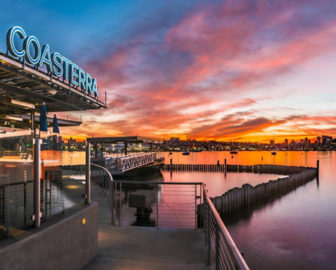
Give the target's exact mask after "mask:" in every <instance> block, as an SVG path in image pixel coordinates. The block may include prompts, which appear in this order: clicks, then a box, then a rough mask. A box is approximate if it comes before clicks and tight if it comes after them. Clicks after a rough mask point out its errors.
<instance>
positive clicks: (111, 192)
mask: <svg viewBox="0 0 336 270" xmlns="http://www.w3.org/2000/svg"><path fill="white" fill-rule="evenodd" d="M114 185H115V182H109V186H110V198H111V224H112V225H114V226H115V225H116V222H115V200H114Z"/></svg>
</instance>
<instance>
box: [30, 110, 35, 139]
mask: <svg viewBox="0 0 336 270" xmlns="http://www.w3.org/2000/svg"><path fill="white" fill-rule="evenodd" d="M30 121H31V131H32V135H33V138H35V137H36V128H35V111H34V110H32V111H31V112H30Z"/></svg>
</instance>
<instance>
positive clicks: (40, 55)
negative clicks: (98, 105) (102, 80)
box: [7, 26, 98, 97]
mask: <svg viewBox="0 0 336 270" xmlns="http://www.w3.org/2000/svg"><path fill="white" fill-rule="evenodd" d="M20 43H21V44H20ZM7 49H8V51H9V52H10V54H11V55H12V56H14V57H16V58H20V59H23V60H24V61H25V63H28V64H29V65H31V66H32V67H34V68H36V69H42V68H43V66H44V67H45V68H46V70H47V72H48V73H49V74H53V75H55V76H56V77H59V78H62V79H63V80H64V81H67V82H68V83H70V84H71V85H73V86H75V87H79V88H81V89H82V90H83V91H85V92H87V93H88V94H89V95H91V94H93V95H94V96H95V97H97V96H98V88H97V81H96V79H93V78H92V76H91V75H90V74H89V73H86V72H85V71H84V70H83V69H82V68H80V67H78V66H77V65H76V64H75V63H73V62H71V61H70V60H69V59H67V58H65V57H64V56H62V55H61V54H60V53H58V52H53V53H51V51H50V46H49V44H45V45H43V46H42V47H41V44H40V42H39V40H38V38H37V37H35V36H33V35H31V36H28V35H27V34H26V32H25V31H24V30H23V29H22V27H20V26H14V27H12V28H10V29H9V30H8V33H7Z"/></svg>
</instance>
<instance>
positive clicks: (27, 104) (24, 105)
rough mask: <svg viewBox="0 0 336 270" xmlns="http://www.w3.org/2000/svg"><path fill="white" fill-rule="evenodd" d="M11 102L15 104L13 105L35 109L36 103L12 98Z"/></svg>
mask: <svg viewBox="0 0 336 270" xmlns="http://www.w3.org/2000/svg"><path fill="white" fill-rule="evenodd" d="M10 103H11V104H13V105H17V106H20V107H23V108H25V109H35V105H34V104H31V103H28V102H24V101H21V100H16V99H11V100H10Z"/></svg>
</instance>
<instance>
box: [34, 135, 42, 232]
mask: <svg viewBox="0 0 336 270" xmlns="http://www.w3.org/2000/svg"><path fill="white" fill-rule="evenodd" d="M40 150H41V147H40V138H39V136H38V135H37V136H36V137H35V141H34V221H35V227H37V228H38V227H40V226H41V215H40V209H41V205H40V204H41V168H40V163H41V161H40Z"/></svg>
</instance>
